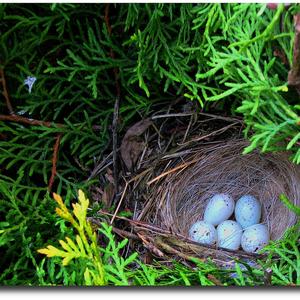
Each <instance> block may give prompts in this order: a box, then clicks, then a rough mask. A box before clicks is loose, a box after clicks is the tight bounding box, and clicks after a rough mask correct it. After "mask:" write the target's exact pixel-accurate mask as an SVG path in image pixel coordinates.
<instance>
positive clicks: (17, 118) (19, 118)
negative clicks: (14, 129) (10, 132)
mask: <svg viewBox="0 0 300 300" xmlns="http://www.w3.org/2000/svg"><path fill="white" fill-rule="evenodd" d="M0 121H9V122H16V123H22V124H28V125H38V126H45V127H49V128H50V127H53V128H55V127H57V128H63V127H65V125H64V124H61V123H54V122H48V121H41V120H35V119H29V118H26V117H22V116H19V115H15V114H13V115H0ZM92 128H93V129H94V130H95V131H99V130H101V127H100V126H98V125H94V126H92Z"/></svg>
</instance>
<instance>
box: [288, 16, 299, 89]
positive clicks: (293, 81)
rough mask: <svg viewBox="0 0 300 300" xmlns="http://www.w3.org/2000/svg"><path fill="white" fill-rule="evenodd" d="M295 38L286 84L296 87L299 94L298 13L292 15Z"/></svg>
mask: <svg viewBox="0 0 300 300" xmlns="http://www.w3.org/2000/svg"><path fill="white" fill-rule="evenodd" d="M294 24H295V40H294V50H293V51H294V53H293V64H292V68H291V70H290V71H289V73H288V84H289V85H293V86H295V87H296V89H297V92H298V94H300V14H299V13H298V14H296V15H295V16H294Z"/></svg>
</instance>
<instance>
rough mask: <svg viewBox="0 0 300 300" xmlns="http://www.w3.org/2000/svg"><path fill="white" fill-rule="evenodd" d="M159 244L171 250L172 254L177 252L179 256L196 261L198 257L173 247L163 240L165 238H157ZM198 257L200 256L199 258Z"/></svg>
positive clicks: (168, 250)
mask: <svg viewBox="0 0 300 300" xmlns="http://www.w3.org/2000/svg"><path fill="white" fill-rule="evenodd" d="M156 242H157V244H158V245H159V246H160V247H161V248H162V249H163V250H165V251H167V252H169V253H170V254H175V255H178V256H179V257H181V258H183V259H185V260H189V261H192V262H194V261H195V258H196V257H193V256H189V255H186V254H184V252H181V251H178V250H176V249H174V248H173V247H171V246H170V245H169V244H167V243H165V242H163V240H162V239H161V238H157V239H156ZM197 259H198V258H197ZM201 261H203V262H204V261H205V259H201Z"/></svg>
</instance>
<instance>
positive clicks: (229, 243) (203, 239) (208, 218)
mask: <svg viewBox="0 0 300 300" xmlns="http://www.w3.org/2000/svg"><path fill="white" fill-rule="evenodd" d="M233 212H234V216H235V219H236V221H233V220H228V219H229V218H230V217H231V215H232V214H233ZM260 218H261V204H260V202H259V201H258V200H257V199H256V198H255V197H253V196H251V195H244V196H242V197H241V198H240V199H239V200H238V201H237V202H236V204H235V202H234V200H233V198H232V197H231V196H230V195H228V194H216V195H214V196H213V197H212V198H211V199H210V200H209V201H208V204H207V206H206V208H205V211H204V221H197V222H196V223H194V224H193V225H192V227H191V228H190V230H189V236H190V238H191V239H192V240H193V241H195V242H198V243H202V244H207V245H213V244H215V243H217V246H219V247H222V248H226V249H230V250H238V249H239V247H240V246H241V247H242V249H243V250H244V251H245V252H249V253H254V252H257V251H259V250H260V249H262V248H263V247H264V246H265V245H267V243H268V242H269V240H270V236H269V232H268V228H267V226H265V225H262V224H258V223H259V221H260ZM215 226H217V229H216V228H215Z"/></svg>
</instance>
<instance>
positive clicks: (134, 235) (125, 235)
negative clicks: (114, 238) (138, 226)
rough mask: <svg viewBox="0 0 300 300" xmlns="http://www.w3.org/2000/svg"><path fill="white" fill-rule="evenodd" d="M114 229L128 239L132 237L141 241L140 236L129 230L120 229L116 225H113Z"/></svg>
mask: <svg viewBox="0 0 300 300" xmlns="http://www.w3.org/2000/svg"><path fill="white" fill-rule="evenodd" d="M113 231H114V232H115V233H116V234H118V235H119V236H121V237H122V238H128V239H132V240H135V241H140V238H139V237H138V236H137V235H136V234H134V233H132V232H128V231H125V230H122V229H119V228H116V227H113Z"/></svg>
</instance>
